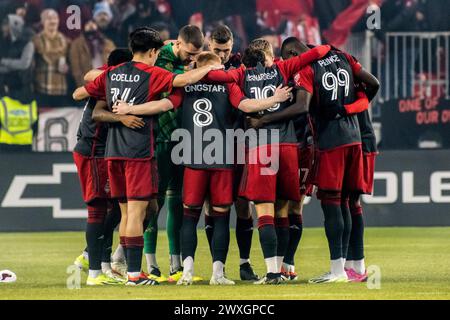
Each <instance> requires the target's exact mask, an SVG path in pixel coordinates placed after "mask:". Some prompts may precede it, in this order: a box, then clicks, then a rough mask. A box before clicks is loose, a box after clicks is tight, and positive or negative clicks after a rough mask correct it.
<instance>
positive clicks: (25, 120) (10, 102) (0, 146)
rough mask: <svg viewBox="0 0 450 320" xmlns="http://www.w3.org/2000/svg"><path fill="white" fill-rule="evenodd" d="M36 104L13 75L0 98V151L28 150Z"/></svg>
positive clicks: (34, 129) (33, 126)
mask: <svg viewBox="0 0 450 320" xmlns="http://www.w3.org/2000/svg"><path fill="white" fill-rule="evenodd" d="M37 117H38V115H37V104H36V101H35V100H33V95H32V94H31V92H30V91H29V90H27V89H24V88H23V86H22V80H21V79H20V78H18V77H14V78H12V79H11V80H10V82H9V87H8V88H7V92H6V95H5V96H3V97H2V98H1V99H0V153H1V152H29V151H31V146H32V143H33V135H34V133H35V132H36V129H37Z"/></svg>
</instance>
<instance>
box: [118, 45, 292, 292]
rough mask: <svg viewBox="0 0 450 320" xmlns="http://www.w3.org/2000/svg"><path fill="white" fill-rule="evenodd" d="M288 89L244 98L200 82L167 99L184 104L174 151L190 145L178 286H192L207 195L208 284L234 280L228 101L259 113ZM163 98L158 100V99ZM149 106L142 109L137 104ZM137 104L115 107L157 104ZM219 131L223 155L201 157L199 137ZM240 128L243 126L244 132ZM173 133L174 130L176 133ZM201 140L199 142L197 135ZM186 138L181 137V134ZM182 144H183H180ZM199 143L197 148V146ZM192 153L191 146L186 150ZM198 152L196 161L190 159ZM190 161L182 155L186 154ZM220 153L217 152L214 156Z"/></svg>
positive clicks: (208, 56)
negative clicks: (229, 274)
mask: <svg viewBox="0 0 450 320" xmlns="http://www.w3.org/2000/svg"><path fill="white" fill-rule="evenodd" d="M217 63H220V58H219V57H218V56H217V55H215V54H213V53H211V52H204V53H201V54H200V55H199V56H198V58H197V67H203V66H206V65H214V64H217ZM290 90H291V89H289V88H278V89H277V90H276V91H275V94H274V95H273V96H272V97H270V98H268V99H247V98H245V97H244V96H243V93H242V91H241V90H240V89H239V87H238V86H237V85H236V84H232V85H228V86H224V85H222V84H207V83H204V82H199V83H196V84H193V85H189V86H186V87H185V88H184V90H183V91H182V94H180V93H179V92H177V94H175V93H174V94H173V95H172V96H170V97H169V98H170V99H171V100H172V102H173V105H174V107H175V108H178V107H179V106H180V105H182V111H183V112H182V114H183V119H182V127H183V129H185V130H187V132H188V133H189V134H188V135H187V136H188V137H189V138H188V141H184V140H183V141H182V142H181V143H180V144H179V145H177V146H176V149H174V152H175V151H180V149H181V150H182V151H185V150H186V149H188V150H191V151H192V152H193V155H192V156H191V154H187V155H186V154H184V153H183V156H182V159H181V160H182V161H181V162H183V165H184V166H185V170H184V187H183V203H184V217H183V227H182V254H183V267H184V270H183V276H182V277H181V278H180V280H179V281H178V284H179V285H190V284H192V283H193V276H194V255H195V250H196V247H197V231H196V228H197V223H198V220H199V218H200V214H201V210H202V206H203V204H204V202H205V199H206V197H207V196H209V200H210V204H211V206H212V212H211V213H212V214H211V218H212V219H213V220H214V226H215V229H214V233H213V239H212V254H213V275H212V277H211V280H210V284H212V285H232V284H234V282H233V281H231V280H229V279H227V278H226V277H225V276H224V273H223V267H224V264H225V260H226V256H227V252H228V244H229V212H230V205H231V203H232V202H233V170H232V169H233V164H234V158H233V159H231V163H230V162H228V161H227V160H230V159H228V157H227V153H229V152H230V150H232V149H234V143H233V141H229V140H227V139H226V135H227V132H228V131H230V130H231V132H233V130H234V123H233V121H232V118H231V117H230V107H231V106H230V104H231V105H232V106H234V107H236V108H239V109H241V110H243V111H244V112H247V113H253V112H258V111H261V110H265V109H267V108H270V107H272V106H273V105H274V104H276V103H281V102H283V101H285V100H287V99H288V98H289V96H290V95H289V92H290ZM162 102H163V101H161V103H162ZM145 105H146V106H147V109H146V110H143V109H141V108H142V107H144V106H145ZM145 105H138V106H123V104H121V105H119V106H116V107H115V109H116V110H117V111H118V112H119V113H122V114H125V113H126V114H128V113H132V114H135V115H142V114H147V115H148V114H154V112H155V110H160V109H159V107H158V106H157V103H155V102H150V103H147V104H145ZM212 132H214V134H215V135H216V134H217V133H220V134H221V137H222V139H223V142H224V143H223V144H221V145H220V146H219V147H218V149H215V154H216V155H217V154H219V155H222V156H220V159H218V158H216V157H215V158H214V161H213V162H211V161H208V159H203V157H202V155H204V154H205V153H206V148H207V147H208V145H209V143H207V142H204V141H203V137H204V135H206V134H209V133H212ZM242 132H243V131H242ZM174 133H175V134H176V133H177V131H175V132H174ZM196 138H197V139H200V141H198V140H196ZM183 139H184V136H183ZM180 145H181V148H180ZM196 146H200V147H198V151H194V150H196ZM219 150H220V151H219ZM187 152H189V153H190V151H187ZM198 155H200V156H201V159H200V161H195V162H194V161H193V160H194V159H196V157H197V156H198ZM186 157H187V158H188V160H184V159H185V158H186ZM217 157H219V156H217Z"/></svg>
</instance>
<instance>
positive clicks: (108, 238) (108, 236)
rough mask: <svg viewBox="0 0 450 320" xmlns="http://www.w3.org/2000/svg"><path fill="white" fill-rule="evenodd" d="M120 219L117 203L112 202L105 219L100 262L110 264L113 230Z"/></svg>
mask: <svg viewBox="0 0 450 320" xmlns="http://www.w3.org/2000/svg"><path fill="white" fill-rule="evenodd" d="M120 217H121V215H120V207H119V205H118V203H117V202H114V203H113V204H112V208H111V209H110V210H109V212H108V214H107V215H106V217H105V223H104V231H103V235H104V239H103V253H102V262H107V263H108V262H111V253H112V245H113V237H114V229H115V228H116V227H117V225H118V224H119V223H120Z"/></svg>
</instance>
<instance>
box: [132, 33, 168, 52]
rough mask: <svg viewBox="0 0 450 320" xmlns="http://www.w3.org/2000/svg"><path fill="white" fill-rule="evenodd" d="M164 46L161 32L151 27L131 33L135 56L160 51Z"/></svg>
mask: <svg viewBox="0 0 450 320" xmlns="http://www.w3.org/2000/svg"><path fill="white" fill-rule="evenodd" d="M163 45H164V42H163V41H162V40H161V36H160V35H159V32H158V31H156V30H155V29H152V28H149V27H141V28H137V29H136V30H134V31H133V32H131V33H130V49H131V52H133V54H135V53H138V52H140V53H144V52H147V51H149V50H151V49H155V50H159V49H160V48H161V47H162V46H163Z"/></svg>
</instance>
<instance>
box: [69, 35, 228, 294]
mask: <svg viewBox="0 0 450 320" xmlns="http://www.w3.org/2000/svg"><path fill="white" fill-rule="evenodd" d="M162 46H163V43H162V41H161V38H160V36H159V34H158V32H156V31H155V30H153V29H151V28H146V27H144V28H138V29H136V30H135V31H134V32H132V34H131V35H130V48H131V51H132V52H133V60H132V61H131V62H128V63H125V64H121V65H119V66H116V67H110V68H108V69H107V70H106V71H105V72H104V73H102V75H100V76H99V77H97V78H96V79H95V81H94V82H91V83H89V84H87V85H86V86H85V87H81V88H78V89H77V90H76V92H75V95H77V96H80V97H83V96H85V95H86V94H88V95H90V96H93V97H96V98H98V99H106V101H98V102H97V104H96V107H95V109H94V113H93V119H94V120H96V121H101V122H109V123H110V126H109V131H108V138H107V143H106V151H105V158H106V159H107V161H108V175H109V179H110V184H111V196H112V197H113V198H117V199H119V203H120V209H121V213H122V218H121V223H120V228H119V233H120V239H121V241H120V242H121V245H122V246H123V247H124V249H125V252H126V257H127V265H128V281H127V283H126V284H127V285H155V284H158V282H157V281H155V280H153V279H150V278H149V277H148V275H147V274H145V273H143V272H141V263H142V250H143V246H144V239H143V221H144V219H145V216H146V212H147V207H148V205H149V201H150V199H152V197H153V196H154V195H156V193H157V188H158V186H157V174H158V173H157V170H156V161H155V158H154V155H153V153H154V145H153V144H154V137H153V128H154V118H153V117H151V116H144V117H142V118H136V117H135V118H128V117H129V116H123V115H117V114H114V113H112V112H111V111H109V110H111V109H112V106H113V104H114V103H115V102H116V100H118V99H119V98H120V99H121V100H123V101H126V102H128V103H129V104H141V103H144V102H147V101H152V100H156V99H158V98H159V97H160V95H161V94H162V93H163V92H170V91H171V90H172V87H183V86H185V85H188V84H191V83H195V82H197V81H198V80H200V79H201V78H202V77H204V76H205V75H206V74H207V73H208V72H209V71H211V70H215V69H219V68H222V67H223V66H207V67H204V68H198V69H196V70H193V71H190V72H188V73H185V74H183V75H174V74H173V73H171V72H169V71H166V70H164V69H161V68H158V67H155V66H154V64H155V61H156V58H157V56H158V53H159V49H160V48H161V47H162Z"/></svg>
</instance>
